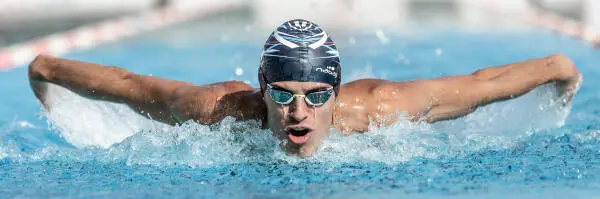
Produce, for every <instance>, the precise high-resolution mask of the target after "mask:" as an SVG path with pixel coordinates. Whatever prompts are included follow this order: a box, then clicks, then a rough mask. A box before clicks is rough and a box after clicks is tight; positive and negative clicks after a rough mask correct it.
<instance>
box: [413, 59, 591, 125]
mask: <svg viewBox="0 0 600 199" xmlns="http://www.w3.org/2000/svg"><path fill="white" fill-rule="evenodd" d="M580 81H581V75H580V73H579V71H578V70H577V69H576V68H575V66H574V64H573V62H571V60H570V59H569V58H567V57H566V56H564V55H551V56H548V57H544V58H539V59H532V60H527V61H522V62H517V63H513V64H508V65H504V66H497V67H490V68H486V69H481V70H479V71H476V72H475V73H472V74H469V75H462V76H453V77H443V78H438V79H431V80H417V81H413V82H408V83H407V84H405V85H403V87H405V88H407V89H405V90H406V91H407V92H408V95H409V96H418V97H416V98H414V99H415V101H413V102H412V103H414V104H418V105H419V106H420V107H421V108H420V109H421V110H422V111H420V112H421V113H422V116H421V118H422V119H424V120H425V121H428V122H435V121H440V120H446V119H453V118H457V117H460V116H463V115H466V114H468V113H471V112H473V111H474V110H475V109H476V108H477V107H479V106H483V105H486V104H489V103H493V102H496V101H502V100H507V99H512V98H516V97H518V96H521V95H523V94H525V93H527V92H529V91H531V90H532V89H534V88H536V87H537V86H540V85H542V84H545V83H550V82H556V83H557V84H556V85H557V89H559V93H560V94H561V95H562V96H563V97H565V99H566V103H568V102H570V100H571V98H572V96H573V94H574V93H575V91H576V89H577V86H578V83H579V82H580ZM418 100H420V101H421V102H417V101H418Z"/></svg>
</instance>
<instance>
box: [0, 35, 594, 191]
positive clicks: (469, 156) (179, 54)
mask: <svg viewBox="0 0 600 199" xmlns="http://www.w3.org/2000/svg"><path fill="white" fill-rule="evenodd" d="M217 30H218V31H215V28H214V27H211V26H210V25H199V24H194V23H191V24H184V25H181V26H178V27H175V28H172V29H169V30H164V31H158V32H154V33H151V34H147V35H143V36H141V37H136V38H130V39H128V40H125V41H122V42H119V43H114V44H107V45H103V46H100V47H97V48H94V49H88V50H85V51H79V52H74V53H71V54H68V55H65V56H64V57H66V58H71V59H78V60H84V61H89V62H95V63H100V64H106V65H117V66H122V67H125V68H126V69H128V70H131V71H133V72H136V73H140V74H146V75H155V76H161V77H166V78H173V79H178V80H183V81H189V82H194V83H198V84H206V83H211V82H218V81H223V80H241V81H247V82H248V83H250V84H252V85H254V86H257V78H256V71H257V68H256V67H257V63H258V57H259V55H260V48H261V47H262V42H264V41H263V40H264V39H265V38H266V35H267V34H268V31H262V30H259V29H258V28H253V27H252V26H248V25H244V24H243V23H240V24H233V25H230V26H227V28H221V29H217ZM377 32H379V33H377ZM239 33H243V34H239ZM381 33H384V34H381ZM332 35H333V38H334V40H335V41H336V43H338V44H337V45H338V49H339V50H340V53H341V55H342V65H343V79H344V82H348V81H351V80H355V79H359V78H366V77H376V78H386V79H391V80H396V81H404V80H411V79H415V78H433V77H438V76H444V75H458V74H464V73H470V72H473V71H475V70H477V69H480V68H483V67H486V66H494V65H501V64H506V63H511V62H516V61H520V60H525V59H530V58H536V57H542V56H547V55H549V54H553V53H563V54H566V55H567V56H569V57H571V58H572V59H573V60H574V62H575V64H576V65H577V66H578V68H579V70H580V71H581V72H582V74H583V76H584V80H585V82H584V83H583V85H582V86H581V89H580V90H579V92H578V93H577V95H576V96H575V98H574V100H573V102H572V107H560V106H559V105H557V104H558V103H557V101H558V100H559V99H557V98H556V94H555V93H554V90H553V89H552V85H545V86H542V87H540V88H538V89H535V90H534V91H532V92H530V93H528V94H527V95H525V96H522V97H520V98H518V99H516V100H511V101H506V102H501V103H496V104H493V105H490V106H486V107H483V108H480V109H479V110H477V111H476V112H475V113H473V114H471V115H469V116H466V117H463V118H460V119H456V120H451V121H445V122H439V123H434V124H413V123H409V122H406V121H398V122H396V123H395V124H393V125H391V126H389V127H384V128H379V129H378V128H374V127H373V128H371V130H370V131H369V132H368V133H365V134H357V135H351V136H343V135H341V134H340V133H339V132H337V131H336V130H334V129H332V130H331V131H330V136H329V137H327V138H326V140H325V141H324V142H323V144H322V146H321V147H320V148H319V150H318V151H317V153H316V154H315V155H314V157H311V158H307V159H299V158H295V157H289V156H286V155H285V154H284V153H283V152H282V151H281V149H280V148H279V147H278V145H277V144H278V143H277V141H276V140H274V139H273V138H272V137H271V136H270V133H269V132H268V131H267V130H261V129H259V128H258V125H257V124H256V123H255V122H246V123H238V122H233V121H232V120H231V119H225V120H224V121H222V122H221V123H220V124H217V125H213V126H204V125H199V124H195V123H185V124H183V125H182V126H178V127H172V126H167V125H164V124H160V123H156V122H152V121H149V120H147V119H145V118H143V117H141V116H139V115H137V114H135V113H132V112H131V111H130V110H129V109H128V108H126V107H125V106H123V105H120V104H113V103H106V102H98V101H92V100H88V99H84V98H81V97H78V96H76V95H74V94H72V93H70V92H68V91H66V90H65V89H62V88H58V87H53V88H52V90H51V93H50V99H51V101H52V102H51V104H52V106H53V111H51V112H49V113H47V112H45V111H43V110H41V109H40V106H39V103H38V102H37V100H36V99H35V97H34V96H33V94H32V93H31V91H30V89H29V86H28V82H27V78H26V72H27V70H26V68H25V67H22V68H17V69H13V70H10V71H7V72H0V82H1V83H2V84H0V93H2V97H1V98H0V137H1V142H0V180H1V183H0V195H2V196H3V198H47V197H60V198H81V197H85V198H115V197H117V198H133V197H135V198H148V197H174V198H187V197H194V198H283V197H292V198H306V197H308V198H399V197H405V196H406V197H411V198H441V197H454V198H481V197H486V198H565V197H570V198H573V197H575V198H592V197H596V196H597V195H598V194H600V191H599V190H600V176H599V175H600V148H599V147H600V145H599V144H600V105H599V104H598V103H597V102H598V100H600V94H599V93H598V92H597V90H598V89H599V88H600V87H598V86H597V85H600V82H599V81H600V80H598V79H597V78H595V77H597V76H598V73H599V72H600V67H599V63H600V51H599V50H596V49H593V48H591V47H589V46H587V45H586V44H584V43H582V42H580V41H577V40H574V39H572V38H568V37H562V36H558V35H555V34H553V33H551V32H546V31H543V30H524V31H457V30H437V31H432V32H422V33H419V34H414V33H411V34H408V33H407V34H404V33H402V32H398V31H395V30H379V31H360V32H359V31H349V32H335V31H334V32H333V33H332Z"/></svg>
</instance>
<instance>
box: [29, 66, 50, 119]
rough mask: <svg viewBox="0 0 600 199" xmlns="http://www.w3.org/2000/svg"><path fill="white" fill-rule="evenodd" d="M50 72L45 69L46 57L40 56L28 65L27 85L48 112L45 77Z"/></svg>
mask: <svg viewBox="0 0 600 199" xmlns="http://www.w3.org/2000/svg"><path fill="white" fill-rule="evenodd" d="M48 72H50V71H49V70H48V69H47V64H46V57H45V56H43V55H40V56H38V57H36V58H35V59H34V60H33V62H31V64H30V65H29V73H28V75H29V85H30V86H31V89H32V90H33V94H34V95H35V97H37V98H38V99H39V100H40V103H41V104H42V105H43V106H44V108H45V109H46V110H49V108H50V107H49V106H48V102H47V99H46V94H47V91H48V83H47V81H48V80H47V75H48Z"/></svg>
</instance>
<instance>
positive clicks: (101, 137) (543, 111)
mask: <svg viewBox="0 0 600 199" xmlns="http://www.w3.org/2000/svg"><path fill="white" fill-rule="evenodd" d="M553 90H555V89H553V87H552V85H544V86H542V87H540V88H537V89H535V90H533V91H532V92H530V93H528V94H526V95H525V96H522V97H520V98H518V99H516V100H510V101H505V102H501V103H495V104H492V105H490V106H486V107H483V108H480V109H479V110H477V111H475V112H474V113H472V114H471V115H469V116H466V117H463V118H460V119H456V120H450V121H445V122H439V123H434V124H426V123H412V122H408V121H403V120H401V121H397V122H396V123H394V124H392V125H390V126H387V127H382V128H377V127H373V126H372V127H370V131H369V132H367V133H364V134H354V135H349V136H346V135H342V134H341V133H339V132H338V131H337V130H335V129H331V130H330V135H329V136H328V137H326V138H325V139H324V141H323V142H322V145H321V146H320V147H319V149H318V150H317V152H316V153H315V154H314V156H313V157H311V158H307V159H300V158H297V157H291V156H287V155H286V154H285V153H284V152H283V151H282V149H281V148H280V147H279V142H278V141H277V140H275V139H274V138H273V137H272V136H271V134H270V132H269V131H268V130H263V129H260V128H259V124H258V123H257V122H243V123H239V122H234V121H233V119H232V118H227V119H225V120H223V121H222V122H221V123H220V124H217V125H213V126H205V125H200V124H196V123H193V122H188V123H184V124H183V125H182V126H167V125H163V124H160V123H157V122H152V121H150V120H148V119H146V118H144V117H142V116H140V115H138V114H135V113H133V111H131V110H130V109H129V108H128V107H126V106H124V105H120V104H113V103H106V102H99V101H93V100H89V99H85V98H82V97H79V96H77V95H75V94H73V93H70V92H68V91H66V90H65V89H62V88H57V87H53V88H52V90H51V92H50V95H49V97H50V101H51V104H52V111H50V112H49V113H47V116H48V119H49V120H50V121H51V123H52V124H53V126H54V127H56V128H57V130H58V131H60V133H61V135H62V136H63V137H64V138H65V139H66V140H67V141H68V142H70V143H72V144H73V145H75V146H78V147H83V148H84V149H79V150H75V151H67V152H64V151H63V152H60V150H59V152H57V150H56V149H52V148H50V149H45V150H44V152H39V153H38V154H36V155H34V156H36V157H48V156H53V155H54V156H57V154H61V153H62V154H63V156H65V157H66V156H69V158H81V159H90V158H94V159H97V160H103V161H109V162H112V161H119V162H120V161H125V162H126V163H127V164H152V165H173V164H177V165H189V166H210V165H214V164H230V163H240V162H270V161H286V162H290V163H294V162H302V161H322V162H331V163H336V162H339V163H344V162H355V161H377V162H383V163H388V164H393V163H399V162H404V161H407V160H410V159H412V158H415V157H425V158H437V157H440V156H456V155H460V154H464V153H469V152H473V151H477V150H481V149H484V148H498V149H503V148H508V147H511V146H512V145H513V144H515V143H517V142H518V141H519V140H520V139H522V138H525V137H527V136H529V135H531V134H532V133H534V132H536V131H537V130H540V129H545V128H553V127H557V126H561V125H562V124H563V123H564V120H565V118H566V116H567V115H568V112H569V107H568V106H567V107H563V106H561V105H560V103H558V102H559V101H560V100H559V99H557V98H556V93H555V92H554V91H553ZM93 146H96V147H109V148H107V149H102V148H93ZM90 147H92V148H90ZM0 149H3V150H4V151H0V156H6V155H7V154H9V153H11V152H10V151H6V150H9V149H10V147H9V148H4V147H0ZM65 153H66V154H67V155H64V154H65Z"/></svg>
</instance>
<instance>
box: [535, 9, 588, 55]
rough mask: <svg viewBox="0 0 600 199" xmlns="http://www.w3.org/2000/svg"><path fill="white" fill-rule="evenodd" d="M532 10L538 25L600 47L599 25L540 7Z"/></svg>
mask: <svg viewBox="0 0 600 199" xmlns="http://www.w3.org/2000/svg"><path fill="white" fill-rule="evenodd" d="M532 12H533V14H534V18H533V19H534V20H532V22H534V23H535V24H536V25H538V26H541V27H544V28H547V29H550V30H552V31H554V32H556V33H559V34H563V35H568V36H571V37H573V38H576V39H579V40H583V41H585V42H587V43H589V44H591V45H592V46H594V47H595V48H600V30H599V27H593V26H591V25H587V24H585V23H582V22H580V21H576V20H573V19H569V18H567V17H563V16H560V15H558V14H556V13H554V12H550V11H543V10H542V9H539V8H532Z"/></svg>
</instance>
